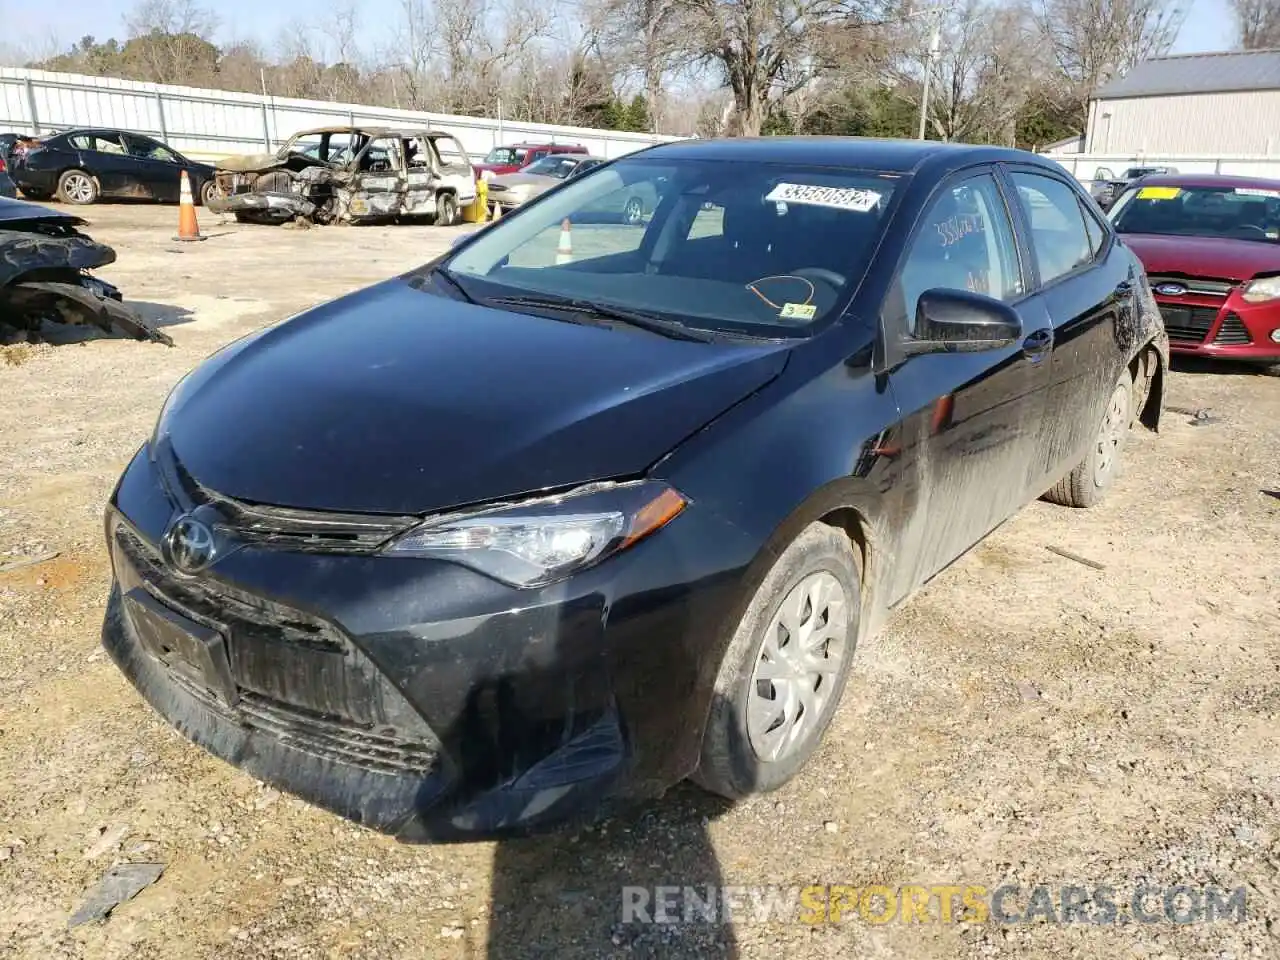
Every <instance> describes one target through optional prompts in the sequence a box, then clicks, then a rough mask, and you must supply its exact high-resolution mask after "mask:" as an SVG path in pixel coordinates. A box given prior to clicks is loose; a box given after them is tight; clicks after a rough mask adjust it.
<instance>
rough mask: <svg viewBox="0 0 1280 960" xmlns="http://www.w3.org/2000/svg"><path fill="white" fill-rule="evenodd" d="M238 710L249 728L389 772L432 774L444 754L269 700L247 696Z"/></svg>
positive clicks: (423, 745)
mask: <svg viewBox="0 0 1280 960" xmlns="http://www.w3.org/2000/svg"><path fill="white" fill-rule="evenodd" d="M239 712H240V715H241V717H242V718H243V719H244V721H245V722H246V723H248V724H249V726H252V727H256V728H257V729H259V730H263V731H265V732H267V733H272V734H275V735H276V736H277V737H279V738H280V739H281V740H282V741H283V742H285V743H292V744H295V745H297V746H300V747H302V748H303V749H305V750H307V752H309V753H311V754H313V755H319V756H325V757H329V758H330V759H333V760H338V761H341V762H343V763H352V764H355V765H357V766H361V767H368V768H371V769H374V770H384V771H387V772H389V773H404V772H410V773H420V774H426V773H430V772H431V771H432V770H434V769H435V767H436V764H437V762H438V760H439V757H440V752H439V750H437V749H436V748H435V746H434V744H429V743H415V742H413V741H410V740H403V739H399V738H396V737H394V736H388V735H384V734H380V733H376V732H374V731H372V730H361V729H357V728H353V727H351V726H349V725H346V724H343V723H339V722H334V721H333V720H331V719H329V718H327V717H324V716H322V715H320V714H317V713H312V712H310V711H307V710H299V709H298V708H296V707H291V706H289V705H288V704H285V703H280V702H279V701H278V700H272V699H271V698H269V697H263V696H259V695H258V694H254V693H245V694H244V695H242V696H241V698H240V704H239Z"/></svg>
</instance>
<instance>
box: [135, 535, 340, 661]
mask: <svg viewBox="0 0 1280 960" xmlns="http://www.w3.org/2000/svg"><path fill="white" fill-rule="evenodd" d="M116 541H117V542H118V543H119V545H120V548H121V551H122V552H123V553H124V555H125V557H126V559H127V560H128V562H129V565H130V566H131V567H133V569H134V570H135V571H136V572H137V573H138V575H139V576H140V577H141V579H142V586H144V587H145V588H146V590H147V592H148V593H150V594H151V595H152V596H153V597H155V598H156V599H157V600H159V601H160V602H161V603H163V604H165V605H166V606H168V607H172V608H173V609H174V610H176V611H177V612H178V613H180V614H182V615H183V616H185V617H188V618H190V619H192V620H194V621H195V622H196V623H202V624H204V625H205V626H206V627H209V628H210V629H212V630H219V631H223V632H230V633H232V634H234V635H236V636H239V637H243V638H244V640H245V642H251V641H255V640H257V641H267V642H272V643H283V644H288V645H291V646H299V647H306V648H310V649H313V650H322V651H325V652H331V653H345V652H347V649H348V647H349V645H348V644H347V643H346V641H345V640H344V639H343V637H342V635H341V634H339V633H338V632H337V631H336V630H334V629H333V628H332V627H330V626H329V625H328V624H326V623H324V622H323V621H320V620H313V619H312V618H309V617H307V616H306V615H305V614H303V613H300V612H298V611H296V610H292V609H289V608H287V607H283V606H281V605H280V604H277V603H272V602H271V601H269V600H264V599H262V598H261V597H251V596H249V595H248V594H244V593H241V592H240V591H238V590H236V589H234V588H233V587H230V586H227V585H226V584H222V583H218V582H216V581H213V580H209V579H207V578H201V579H191V578H187V577H178V576H175V575H174V574H172V573H171V572H170V571H169V570H168V568H166V567H165V565H164V563H163V562H162V561H161V559H160V557H159V555H158V554H156V553H155V552H154V551H153V550H151V549H150V548H149V547H148V546H147V545H146V544H144V543H143V542H142V541H141V540H140V539H139V538H138V537H136V536H134V534H133V533H131V532H130V531H129V530H128V529H127V528H126V527H123V526H121V527H120V528H119V529H118V531H117V533H116Z"/></svg>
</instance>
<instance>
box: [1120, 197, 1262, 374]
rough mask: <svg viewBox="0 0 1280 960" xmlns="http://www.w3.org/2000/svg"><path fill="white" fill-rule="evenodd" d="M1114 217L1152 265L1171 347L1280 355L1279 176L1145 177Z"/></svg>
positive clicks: (1256, 356)
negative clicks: (1270, 178) (1273, 178)
mask: <svg viewBox="0 0 1280 960" xmlns="http://www.w3.org/2000/svg"><path fill="white" fill-rule="evenodd" d="M1108 216H1109V217H1110V219H1111V222H1112V223H1113V224H1114V225H1115V228H1116V230H1117V232H1119V233H1120V234H1121V235H1122V237H1123V239H1124V242H1125V243H1126V244H1127V245H1128V246H1129V247H1130V248H1131V249H1132V250H1133V252H1134V253H1136V254H1137V255H1138V256H1139V258H1141V260H1142V262H1143V264H1144V265H1145V266H1146V268H1147V276H1148V278H1149V281H1150V283H1151V289H1152V292H1153V293H1154V294H1155V298H1156V302H1157V303H1159V304H1160V312H1161V314H1162V315H1163V316H1164V325H1165V328H1166V329H1167V330H1168V331H1169V346H1170V348H1171V349H1172V350H1174V351H1176V352H1181V353H1198V354H1202V355H1205V356H1214V357H1226V358H1230V359H1233V360H1251V361H1259V362H1263V363H1280V180H1262V179H1258V178H1254V177H1228V176H1218V175H1211V174H1177V175H1168V176H1155V177H1146V178H1144V179H1143V180H1142V181H1140V182H1139V183H1136V184H1134V185H1133V186H1132V187H1130V188H1129V190H1128V191H1127V192H1125V193H1124V194H1123V195H1122V196H1121V197H1120V199H1119V200H1117V201H1116V203H1115V205H1114V206H1113V207H1112V208H1111V210H1110V212H1109V214H1108Z"/></svg>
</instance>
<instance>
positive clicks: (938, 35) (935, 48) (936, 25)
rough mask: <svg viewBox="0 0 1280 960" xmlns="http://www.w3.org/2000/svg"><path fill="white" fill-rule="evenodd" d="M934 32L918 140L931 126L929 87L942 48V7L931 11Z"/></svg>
mask: <svg viewBox="0 0 1280 960" xmlns="http://www.w3.org/2000/svg"><path fill="white" fill-rule="evenodd" d="M930 19H931V20H932V21H933V31H932V33H931V34H930V36H929V56H928V58H927V59H926V60H925V64H924V89H923V90H921V91H920V132H919V134H917V135H916V139H917V140H923V139H924V138H925V136H924V134H925V130H926V129H927V128H928V124H929V86H930V83H931V82H932V81H933V65H934V63H936V62H937V60H938V52H939V50H940V48H941V46H942V7H935V8H934V9H933V10H932V11H930Z"/></svg>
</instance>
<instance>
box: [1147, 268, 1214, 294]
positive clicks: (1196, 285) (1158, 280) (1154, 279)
mask: <svg viewBox="0 0 1280 960" xmlns="http://www.w3.org/2000/svg"><path fill="white" fill-rule="evenodd" d="M1147 283H1148V284H1149V285H1150V286H1151V287H1152V288H1155V287H1158V286H1160V284H1162V283H1176V284H1178V285H1180V286H1183V287H1186V288H1187V292H1188V293H1198V294H1200V295H1202V296H1206V297H1225V296H1226V295H1227V294H1229V293H1230V292H1231V291H1232V289H1233V288H1234V287H1235V286H1236V282H1235V281H1234V280H1220V279H1216V278H1212V277H1184V276H1182V275H1180V274H1176V273H1159V274H1151V275H1150V276H1148V277H1147Z"/></svg>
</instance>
